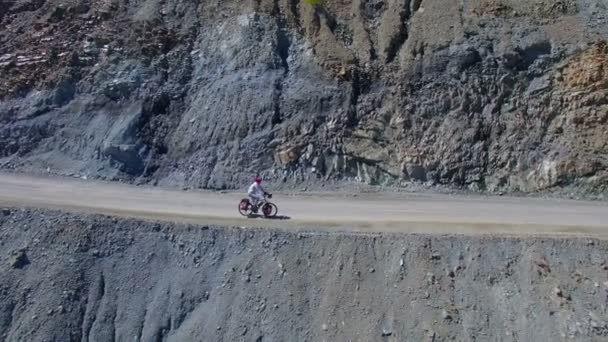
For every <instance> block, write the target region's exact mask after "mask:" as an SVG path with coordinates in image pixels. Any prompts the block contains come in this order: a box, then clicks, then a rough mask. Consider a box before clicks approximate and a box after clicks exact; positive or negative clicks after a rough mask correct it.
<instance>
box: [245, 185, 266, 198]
mask: <svg viewBox="0 0 608 342" xmlns="http://www.w3.org/2000/svg"><path fill="white" fill-rule="evenodd" d="M264 193H266V191H264V188H262V185H260V184H259V183H256V182H254V183H253V184H251V186H250V187H249V191H247V194H248V195H249V196H252V197H257V198H264Z"/></svg>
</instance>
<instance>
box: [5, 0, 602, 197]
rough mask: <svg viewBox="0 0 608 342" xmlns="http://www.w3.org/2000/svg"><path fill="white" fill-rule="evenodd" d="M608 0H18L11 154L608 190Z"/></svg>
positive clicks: (155, 175)
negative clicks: (317, 0) (318, 0)
mask: <svg viewBox="0 0 608 342" xmlns="http://www.w3.org/2000/svg"><path fill="white" fill-rule="evenodd" d="M607 7H608V5H607V4H606V2H605V1H603V0H534V1H530V0H462V1H445V0H353V1H342V0H326V1H324V2H321V3H319V4H317V5H311V4H310V3H308V2H306V1H303V0H302V1H298V0H274V1H270V0H251V1H235V0H221V1H220V0H210V1H197V0H195V1H192V0H188V1H185V0H175V1H166V0H131V1H126V0H78V1H76V0H3V1H2V6H1V7H0V74H1V75H2V77H0V165H1V167H2V168H4V169H15V170H20V171H27V172H41V171H42V172H44V171H48V172H52V173H58V174H77V175H85V176H88V177H101V178H107V179H126V180H129V181H135V182H154V183H158V182H160V183H161V184H165V185H174V186H189V187H206V188H233V187H240V186H243V185H244V184H246V183H247V182H248V181H249V180H250V179H251V176H252V175H253V174H255V173H261V174H262V175H264V176H265V177H266V178H268V179H271V180H272V181H274V182H275V183H277V184H279V183H282V184H286V185H288V186H289V185H292V186H293V185H299V184H303V183H307V182H314V183H322V182H333V181H343V180H346V181H356V182H362V183H369V184H389V185H400V184H401V185H403V184H404V183H407V182H423V183H428V184H443V185H447V186H454V187H460V188H469V189H473V190H486V191H490V192H495V191H523V192H536V191H543V190H551V189H556V188H557V189H562V188H564V187H568V188H576V189H580V190H581V191H584V192H587V193H602V192H603V193H605V192H606V191H608V171H607V170H608V133H607V132H608V45H607V44H606V43H605V42H604V41H605V40H607V39H608V8H607Z"/></svg>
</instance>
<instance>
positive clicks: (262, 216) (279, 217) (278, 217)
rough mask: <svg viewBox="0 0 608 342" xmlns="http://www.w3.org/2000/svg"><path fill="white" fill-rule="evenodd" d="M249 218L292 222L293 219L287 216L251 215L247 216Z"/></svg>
mask: <svg viewBox="0 0 608 342" xmlns="http://www.w3.org/2000/svg"><path fill="white" fill-rule="evenodd" d="M247 218H255V219H264V220H279V221H281V220H291V217H289V216H285V215H277V216H275V217H265V216H264V215H260V214H251V215H249V216H247Z"/></svg>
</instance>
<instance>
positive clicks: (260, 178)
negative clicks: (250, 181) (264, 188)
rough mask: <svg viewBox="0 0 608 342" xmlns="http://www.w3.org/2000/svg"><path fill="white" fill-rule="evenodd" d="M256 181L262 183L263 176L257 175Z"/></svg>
mask: <svg viewBox="0 0 608 342" xmlns="http://www.w3.org/2000/svg"><path fill="white" fill-rule="evenodd" d="M255 182H256V183H258V184H259V183H262V177H260V176H257V177H255Z"/></svg>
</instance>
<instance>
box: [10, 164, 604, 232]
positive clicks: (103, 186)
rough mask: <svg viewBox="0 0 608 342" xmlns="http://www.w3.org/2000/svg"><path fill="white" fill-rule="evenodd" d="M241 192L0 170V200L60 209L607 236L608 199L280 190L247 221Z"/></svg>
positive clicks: (234, 221)
mask: <svg viewBox="0 0 608 342" xmlns="http://www.w3.org/2000/svg"><path fill="white" fill-rule="evenodd" d="M241 197H243V194H239V193H224V194H221V193H216V192H206V191H193V192H185V191H176V190H167V189H160V188H152V187H136V186H131V185H124V184H116V183H104V182H97V181H83V180H77V179H65V178H38V177H32V176H25V175H17V174H2V173H0V205H3V206H25V207H42V208H55V209H62V210H69V211H82V212H94V213H104V214H113V215H119V216H127V217H138V218H152V219H161V220H171V221H181V222H193V223H204V224H231V225H236V226H254V227H281V228H307V229H308V228H313V229H325V230H355V231H361V232H365V231H404V232H429V231H431V232H437V233H447V232H450V233H454V232H458V233H496V232H500V233H512V234H521V233H529V234H543V233H550V234H557V233H561V234H563V233H566V234H568V233H570V234H590V235H594V236H605V237H608V203H599V202H586V201H567V200H543V199H522V198H494V197H493V198H488V197H458V196H444V195H420V194H382V195H361V196H357V197H354V196H345V195H328V194H317V195H310V194H306V195H297V196H294V195H281V194H277V195H276V196H275V198H274V201H275V202H276V203H277V204H278V205H279V214H281V215H285V216H287V217H289V219H287V217H286V218H285V219H283V220H263V219H245V218H242V217H240V216H239V214H238V212H237V203H238V201H239V199H240V198H241Z"/></svg>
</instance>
